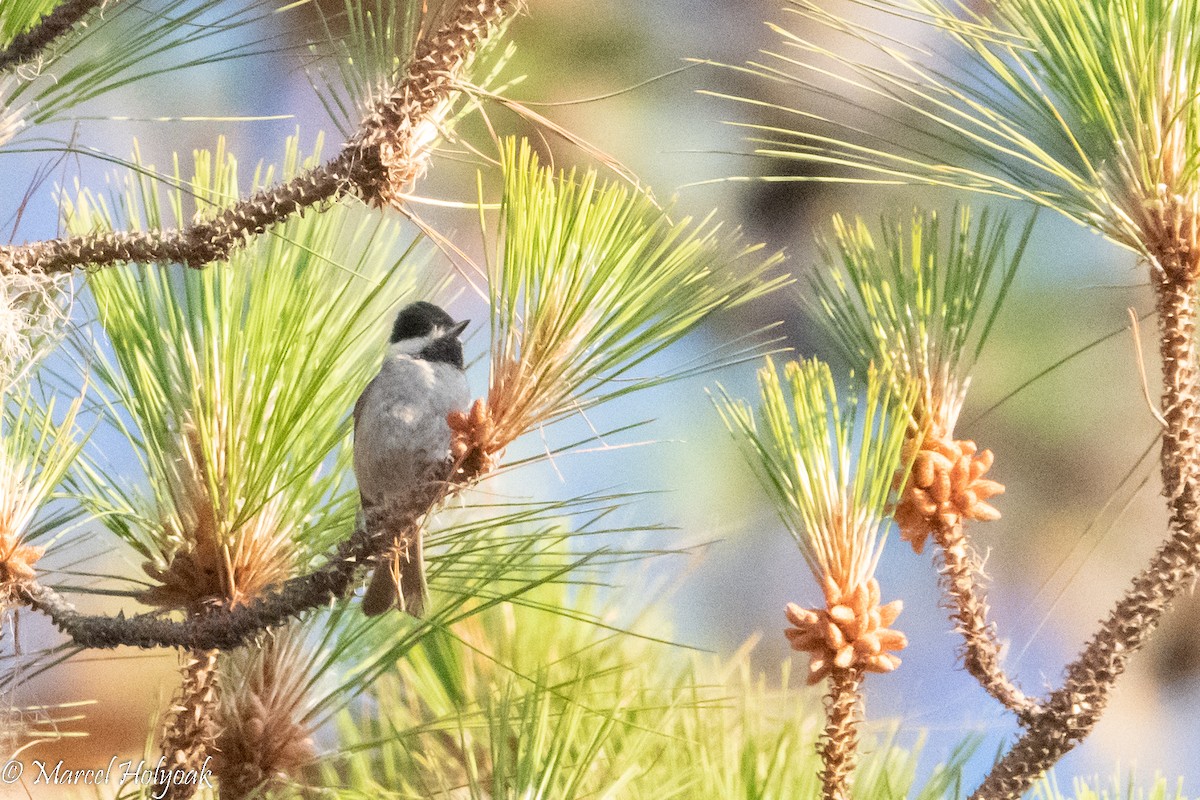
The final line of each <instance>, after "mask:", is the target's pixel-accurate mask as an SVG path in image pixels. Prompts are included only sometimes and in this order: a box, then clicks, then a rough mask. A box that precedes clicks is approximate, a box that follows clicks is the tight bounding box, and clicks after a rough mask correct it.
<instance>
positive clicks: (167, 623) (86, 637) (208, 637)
mask: <svg viewBox="0 0 1200 800" xmlns="http://www.w3.org/2000/svg"><path fill="white" fill-rule="evenodd" d="M452 488H453V485H452V484H447V483H445V482H438V483H430V484H427V485H426V486H425V487H424V489H423V490H421V491H417V492H415V493H414V494H413V496H412V497H410V498H409V499H408V502H407V503H406V504H405V506H404V507H402V508H398V507H393V508H390V509H382V510H379V511H374V512H372V514H371V515H369V516H368V517H367V518H366V520H365V523H366V524H365V525H360V526H359V527H358V528H356V529H355V531H354V533H352V534H351V535H350V537H349V538H348V539H346V540H345V541H343V542H341V543H339V544H338V546H337V548H336V549H335V551H334V553H333V554H332V555H331V556H330V557H329V559H328V560H327V561H326V562H325V564H323V565H322V566H320V567H318V568H317V569H315V570H313V571H312V572H310V573H308V574H306V575H301V576H298V577H295V578H292V579H290V580H288V581H285V582H284V583H282V584H280V585H279V586H277V587H275V588H274V589H272V590H269V591H267V592H264V593H263V595H262V596H261V597H259V598H257V599H255V600H253V601H251V602H249V603H247V604H245V605H239V606H235V607H216V608H213V609H210V610H207V611H205V612H202V613H197V614H189V615H188V616H187V618H185V619H182V620H174V619H168V618H165V617H164V616H163V615H162V613H161V612H147V613H144V614H137V615H135V616H132V617H126V616H124V614H118V615H117V616H115V617H113V616H104V615H88V614H81V613H79V611H78V610H76V609H75V607H74V606H73V605H72V604H71V603H70V602H68V601H67V600H66V598H64V597H63V596H62V595H61V594H59V593H58V592H56V591H54V590H53V589H50V588H49V587H46V586H43V585H41V584H39V583H37V582H36V581H33V582H28V583H26V584H23V585H22V586H21V587H20V588H19V590H18V591H19V592H20V599H22V600H23V601H24V602H25V603H26V604H28V605H29V606H30V607H31V608H33V609H34V610H36V611H40V612H42V613H44V614H45V615H46V616H48V617H50V619H51V621H53V622H54V624H55V626H56V627H57V628H58V629H59V630H60V631H62V632H63V633H65V634H66V635H67V636H69V637H70V638H71V640H72V642H74V644H76V645H77V646H79V647H84V648H93V649H102V650H108V649H112V648H114V647H120V646H123V645H124V646H129V647H141V648H152V647H177V648H184V649H188V650H210V649H219V650H231V649H233V648H235V647H240V646H242V645H244V644H246V642H248V641H249V640H251V639H253V638H254V637H255V636H258V635H259V634H261V633H263V632H265V631H267V630H269V629H271V628H276V627H279V626H280V625H282V624H284V623H286V622H287V621H289V620H291V619H293V618H296V617H299V616H300V615H301V614H303V613H304V612H306V611H309V610H312V609H314V608H320V607H321V606H325V605H328V604H329V603H331V602H334V601H336V600H339V599H341V598H343V597H346V596H347V595H348V594H350V592H351V591H353V589H354V587H355V585H356V578H357V577H358V576H359V575H360V573H361V572H362V571H363V570H365V569H367V568H368V567H370V566H373V565H374V563H375V561H376V559H377V558H378V557H379V556H380V555H381V554H382V553H383V551H384V550H386V549H387V548H388V547H390V546H391V544H392V539H391V537H390V536H387V535H384V532H386V531H388V530H396V529H397V527H399V525H398V524H397V522H396V520H400V523H399V524H403V525H417V524H420V520H421V518H422V517H424V516H425V515H426V514H427V513H429V511H430V510H432V509H433V507H434V506H435V505H437V504H438V503H439V502H441V501H442V500H443V499H444V498H445V497H446V495H447V492H448V491H449V490H451V489H452ZM385 519H387V520H388V524H386V525H385V524H383V521H384V520H385ZM368 530H371V531H376V532H377V533H375V534H371V533H368V532H367V531H368Z"/></svg>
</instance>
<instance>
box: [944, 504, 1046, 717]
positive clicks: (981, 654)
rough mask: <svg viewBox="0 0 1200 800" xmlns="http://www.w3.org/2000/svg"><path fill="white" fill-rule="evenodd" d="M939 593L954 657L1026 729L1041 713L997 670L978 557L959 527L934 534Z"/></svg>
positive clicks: (997, 646) (997, 648) (996, 647)
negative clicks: (957, 642)
mask: <svg viewBox="0 0 1200 800" xmlns="http://www.w3.org/2000/svg"><path fill="white" fill-rule="evenodd" d="M935 539H936V540H937V545H938V560H939V561H940V562H941V564H940V568H939V570H938V571H939V573H940V582H941V585H942V594H943V597H944V600H945V603H946V607H947V608H948V609H949V611H950V619H951V621H952V622H953V623H954V625H955V628H956V630H957V631H958V633H960V634H961V635H962V637H963V644H962V649H961V650H960V652H959V657H960V658H961V659H962V663H963V668H964V669H966V671H967V672H968V673H969V674H970V675H971V677H973V678H975V680H977V681H978V682H979V685H980V686H982V687H983V688H984V690H986V691H987V693H988V694H990V695H991V696H992V697H993V698H995V699H996V700H997V701H998V702H1000V703H1001V704H1002V705H1003V706H1004V707H1005V708H1007V709H1009V710H1010V711H1012V712H1013V713H1014V714H1016V715H1017V719H1019V720H1020V721H1021V724H1022V725H1025V726H1028V725H1029V724H1030V723H1031V722H1032V721H1033V720H1034V719H1035V718H1036V717H1037V716H1038V714H1040V713H1041V707H1040V706H1039V705H1038V703H1037V701H1036V700H1034V699H1033V698H1030V697H1028V696H1026V695H1025V693H1024V692H1022V691H1021V690H1020V688H1018V687H1017V686H1016V684H1014V683H1013V682H1012V680H1011V679H1009V677H1008V675H1007V674H1005V672H1004V669H1003V668H1002V667H1001V666H1000V643H999V642H998V641H997V640H996V626H995V624H993V623H991V622H989V621H988V604H987V596H986V595H985V593H984V591H983V587H982V585H981V581H980V579H981V577H982V575H983V569H982V564H981V561H980V558H979V554H978V553H976V552H975V550H974V549H973V548H972V547H971V546H970V545H969V544H968V543H967V538H966V533H965V532H964V530H963V526H962V524H961V523H960V524H958V525H955V526H953V527H952V528H950V529H949V530H948V531H946V532H944V533H937V534H935Z"/></svg>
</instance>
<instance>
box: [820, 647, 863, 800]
mask: <svg viewBox="0 0 1200 800" xmlns="http://www.w3.org/2000/svg"><path fill="white" fill-rule="evenodd" d="M862 678H863V673H862V670H860V669H854V668H851V669H840V668H839V669H834V670H833V671H832V672H830V673H829V692H828V693H827V694H826V695H825V730H824V732H823V733H822V736H821V741H820V743H819V744H818V745H817V750H818V752H819V753H820V754H821V764H822V770H821V798H822V800H850V796H851V795H850V783H851V778H852V777H853V775H854V767H855V766H856V765H857V763H858V725H859V721H860V718H861V717H862V694H861V692H860V689H859V687H860V686H861V685H862Z"/></svg>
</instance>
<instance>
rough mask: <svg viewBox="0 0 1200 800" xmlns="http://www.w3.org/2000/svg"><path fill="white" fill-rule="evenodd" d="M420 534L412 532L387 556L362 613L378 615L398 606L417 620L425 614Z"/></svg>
mask: <svg viewBox="0 0 1200 800" xmlns="http://www.w3.org/2000/svg"><path fill="white" fill-rule="evenodd" d="M423 538H424V537H423V536H422V535H421V532H420V531H412V532H409V534H408V535H406V536H405V537H404V538H403V540H401V542H399V543H397V545H396V547H395V548H394V549H393V550H392V551H391V552H390V553H389V554H388V555H386V556H384V557H383V558H382V559H381V560H380V562H379V566H377V567H376V568H375V574H374V575H372V576H371V583H370V584H369V585H368V586H367V593H366V594H365V595H363V601H362V610H363V613H364V614H366V615H367V616H368V617H374V616H378V615H379V614H382V613H384V612H386V611H388V610H389V609H391V608H393V607H396V606H398V607H399V608H400V610H401V611H404V612H407V613H409V614H411V615H412V616H414V617H418V618H419V617H422V616H424V615H425V554H424V552H423V549H424V548H423V543H422V539H423Z"/></svg>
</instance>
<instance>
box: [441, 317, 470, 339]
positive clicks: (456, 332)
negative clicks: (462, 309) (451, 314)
mask: <svg viewBox="0 0 1200 800" xmlns="http://www.w3.org/2000/svg"><path fill="white" fill-rule="evenodd" d="M470 324H471V320H469V319H464V320H463V321H462V322H456V323H454V324H453V325H451V326H450V328H449V330H447V331H446V335H447V336H455V337H457V336H460V335H461V334H462V332H463V331H464V330H466V329H467V326H468V325H470Z"/></svg>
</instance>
